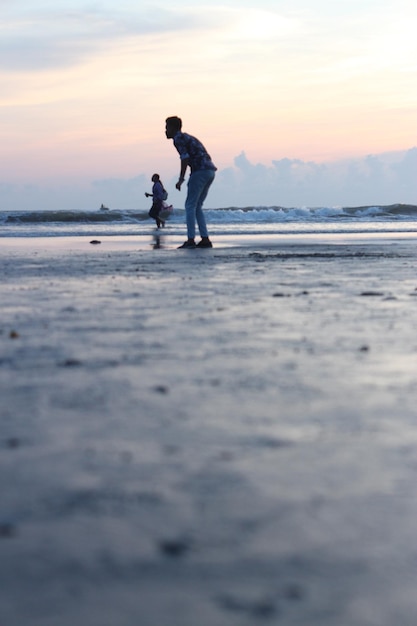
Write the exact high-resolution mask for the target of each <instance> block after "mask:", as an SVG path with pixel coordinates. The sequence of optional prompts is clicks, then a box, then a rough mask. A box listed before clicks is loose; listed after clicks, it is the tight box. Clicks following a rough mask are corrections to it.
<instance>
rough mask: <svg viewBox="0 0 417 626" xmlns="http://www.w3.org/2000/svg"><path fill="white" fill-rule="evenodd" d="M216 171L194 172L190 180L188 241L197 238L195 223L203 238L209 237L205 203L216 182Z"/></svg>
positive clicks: (187, 211)
mask: <svg viewBox="0 0 417 626" xmlns="http://www.w3.org/2000/svg"><path fill="white" fill-rule="evenodd" d="M214 176H215V171H214V170H198V171H197V172H193V173H192V174H191V176H190V178H189V180H188V183H187V186H188V192H187V199H186V201H185V216H186V220H187V235H188V239H194V237H195V222H196V220H197V224H198V230H199V233H200V235H201V237H208V232H207V226H206V220H205V217H204V213H203V209H202V207H203V203H204V200H205V199H206V197H207V194H208V190H209V189H210V185H211V183H212V182H213V180H214Z"/></svg>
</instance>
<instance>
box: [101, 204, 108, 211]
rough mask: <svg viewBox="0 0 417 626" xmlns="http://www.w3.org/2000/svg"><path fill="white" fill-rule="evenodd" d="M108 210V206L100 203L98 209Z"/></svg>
mask: <svg viewBox="0 0 417 626" xmlns="http://www.w3.org/2000/svg"><path fill="white" fill-rule="evenodd" d="M108 210H109V207H107V206H104V204H102V205H101V207H100V211H108Z"/></svg>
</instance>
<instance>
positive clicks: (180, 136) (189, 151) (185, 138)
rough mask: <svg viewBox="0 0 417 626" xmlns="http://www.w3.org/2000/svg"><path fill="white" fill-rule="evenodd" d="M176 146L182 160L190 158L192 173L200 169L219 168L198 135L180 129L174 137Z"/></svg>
mask: <svg viewBox="0 0 417 626" xmlns="http://www.w3.org/2000/svg"><path fill="white" fill-rule="evenodd" d="M174 146H175V147H176V149H177V151H178V154H179V155H180V159H181V160H184V159H188V161H189V164H190V168H191V173H193V172H198V171H199V170H213V171H215V170H217V167H216V166H215V165H214V163H213V161H212V160H211V157H210V155H209V154H208V152H207V150H206V149H205V147H204V146H203V144H202V143H201V141H199V140H198V139H197V138H196V137H193V136H192V135H188V134H187V133H182V132H181V131H179V132H178V133H177V134H176V135H175V137H174Z"/></svg>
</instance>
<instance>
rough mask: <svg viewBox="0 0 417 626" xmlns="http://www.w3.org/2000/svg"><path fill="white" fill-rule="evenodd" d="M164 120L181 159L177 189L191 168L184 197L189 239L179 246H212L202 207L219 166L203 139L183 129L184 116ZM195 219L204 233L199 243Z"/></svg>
mask: <svg viewBox="0 0 417 626" xmlns="http://www.w3.org/2000/svg"><path fill="white" fill-rule="evenodd" d="M165 122H166V126H165V135H166V137H167V139H173V141H174V146H175V148H176V149H177V152H178V153H179V155H180V159H181V169H180V177H179V179H178V182H177V184H176V185H175V187H176V188H177V189H178V191H180V190H181V185H182V184H183V182H184V180H185V173H186V171H187V167H189V168H190V170H191V174H190V178H189V180H188V191H187V198H186V200H185V215H186V220H187V236H188V239H187V241H186V242H184V243H183V244H182V246H180V248H212V247H213V245H212V243H211V241H210V239H209V236H208V231H207V225H206V220H205V217H204V213H203V210H202V207H203V203H204V200H205V199H206V197H207V194H208V190H209V189H210V185H211V184H212V182H213V180H214V176H215V173H216V170H217V167H216V166H215V165H214V163H213V161H212V160H211V157H210V155H209V154H208V152H207V150H206V149H205V147H204V146H203V144H202V143H201V141H199V140H198V139H197V138H196V137H193V136H192V135H188V134H187V133H183V132H182V131H181V129H182V120H181V119H180V118H179V117H176V116H173V117H168V118H167V119H166V120H165ZM196 221H197V224H198V230H199V233H200V235H201V241H200V242H199V243H198V244H197V245H196V243H195V241H194V237H195V223H196Z"/></svg>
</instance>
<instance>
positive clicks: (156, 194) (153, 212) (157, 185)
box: [145, 174, 166, 228]
mask: <svg viewBox="0 0 417 626" xmlns="http://www.w3.org/2000/svg"><path fill="white" fill-rule="evenodd" d="M152 182H153V186H152V193H147V192H145V196H146V197H147V198H152V199H153V202H152V206H151V208H150V210H149V213H148V215H149V217H152V218H153V219H154V220H155V222H156V225H157V227H158V228H161V226H162V227H164V226H165V221H164V220H163V219H162V218H161V217H160V216H159V214H160V212H161V210H162V208H163V201H164V199H165V198H166V191H165V189H164V186H163V184H162V182H161V179H160V178H159V174H154V175H153V176H152Z"/></svg>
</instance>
